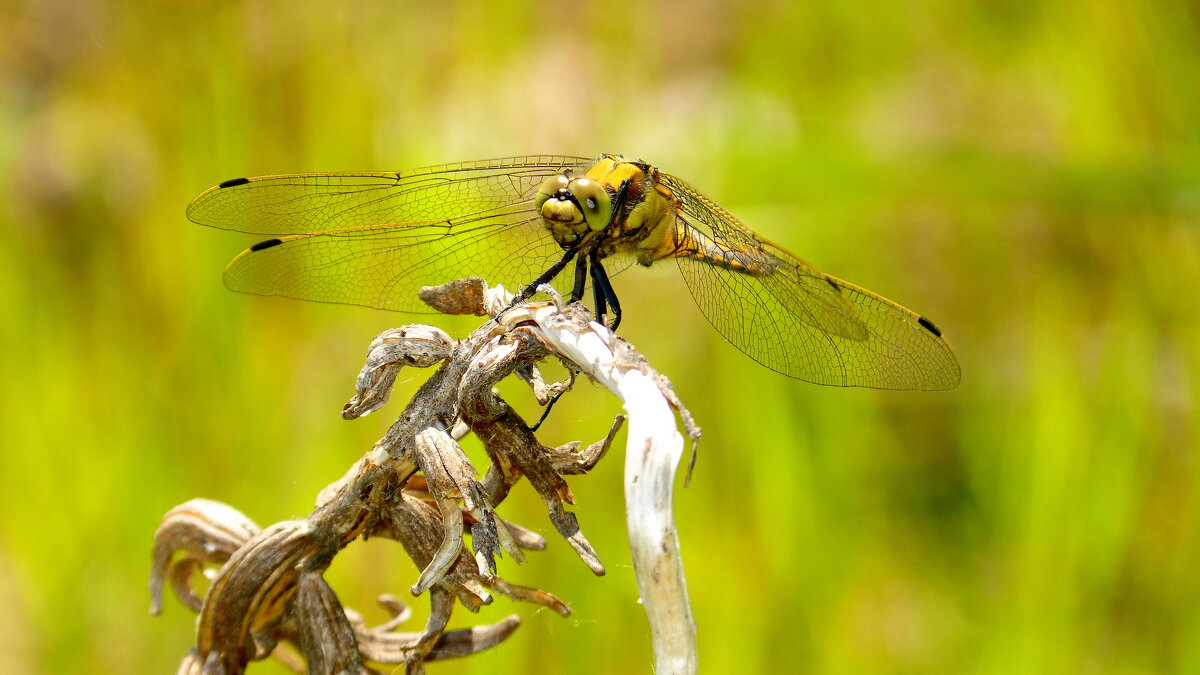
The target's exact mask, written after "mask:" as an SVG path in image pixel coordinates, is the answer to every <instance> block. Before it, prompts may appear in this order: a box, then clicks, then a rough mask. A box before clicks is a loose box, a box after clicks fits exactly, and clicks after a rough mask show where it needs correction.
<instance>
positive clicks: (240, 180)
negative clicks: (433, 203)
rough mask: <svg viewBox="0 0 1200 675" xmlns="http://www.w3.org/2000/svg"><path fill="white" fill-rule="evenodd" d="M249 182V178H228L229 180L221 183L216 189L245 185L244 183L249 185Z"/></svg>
mask: <svg viewBox="0 0 1200 675" xmlns="http://www.w3.org/2000/svg"><path fill="white" fill-rule="evenodd" d="M249 182H250V179H249V178H230V179H229V180H227V181H225V182H224V183H221V184H220V185H218V186H217V187H219V188H227V187H234V186H237V185H245V184H246V183H249Z"/></svg>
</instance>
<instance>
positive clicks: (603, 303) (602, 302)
mask: <svg viewBox="0 0 1200 675" xmlns="http://www.w3.org/2000/svg"><path fill="white" fill-rule="evenodd" d="M595 254H596V252H595V251H592V255H593V256H594V255H595ZM598 264H599V262H598V261H597V262H596V263H594V264H593V265H592V269H593V272H592V274H595V273H596V272H595V270H596V269H599V270H600V272H601V273H603V272H604V269H603V268H597V267H596V265H598ZM592 299H593V300H595V303H596V320H597V321H599V322H600V323H604V321H605V319H606V315H607V314H608V302H607V298H606V297H605V296H604V289H603V288H601V287H600V284H598V283H593V284H592Z"/></svg>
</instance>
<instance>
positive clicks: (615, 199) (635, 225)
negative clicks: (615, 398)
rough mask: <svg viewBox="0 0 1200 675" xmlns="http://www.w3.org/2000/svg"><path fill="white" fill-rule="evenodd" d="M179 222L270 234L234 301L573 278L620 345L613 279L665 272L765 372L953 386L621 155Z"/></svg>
mask: <svg viewBox="0 0 1200 675" xmlns="http://www.w3.org/2000/svg"><path fill="white" fill-rule="evenodd" d="M187 216H188V218H189V219H190V220H192V221H193V222H196V223H199V224H201V225H208V226H211V227H216V228H220V229H224V230H234V231H239V232H246V233H252V234H259V235H269V236H271V238H269V239H264V240H263V241H260V242H259V243H257V244H254V245H253V246H251V247H250V248H248V249H246V250H245V251H243V252H242V253H241V254H239V255H238V256H237V257H235V258H234V259H233V261H232V262H230V263H229V265H228V267H227V268H226V269H225V274H224V281H225V285H226V286H228V287H229V288H231V289H233V290H235V291H242V292H248V293H256V294H261V295H280V296H287V297H292V298H299V299H304V300H314V301H318V302H332V303H344V304H352V305H364V306H367V307H376V308H380V309H387V310H396V311H401V312H410V313H429V312H431V311H432V310H431V309H429V308H428V307H426V306H425V305H423V304H422V303H421V302H420V301H419V299H418V297H417V290H418V289H419V288H420V287H422V286H432V285H437V284H441V283H445V282H448V281H452V280H455V279H459V278H463V277H467V276H480V277H483V278H484V279H486V280H487V281H488V282H489V283H491V284H504V285H505V287H506V288H521V289H523V290H522V291H521V293H520V294H518V297H517V299H518V300H524V299H528V298H529V297H531V296H532V295H533V293H534V291H535V290H536V289H537V288H538V287H539V286H540V285H541V284H543V283H549V282H551V281H553V280H555V279H556V278H558V277H559V276H560V275H561V276H571V274H572V273H573V278H572V281H571V294H570V299H571V300H572V301H579V300H581V299H583V297H584V295H585V293H586V290H587V288H588V287H590V288H591V290H592V296H593V297H592V301H593V303H594V305H595V310H596V315H597V316H599V317H602V318H601V321H604V317H607V316H608V313H609V311H610V310H611V312H612V324H611V327H612V328H613V329H614V330H615V329H616V327H617V325H618V324H619V323H620V321H621V318H622V313H621V304H620V301H619V298H618V297H617V294H616V292H615V291H614V289H613V286H612V283H611V280H610V277H611V276H612V275H614V274H616V273H618V272H621V271H622V270H625V269H627V268H628V267H630V266H631V265H633V264H637V265H640V266H645V267H649V266H652V265H655V264H659V263H663V262H665V261H668V260H670V261H674V262H675V263H676V264H677V266H678V268H679V270H680V271H681V273H682V275H683V278H684V280H685V282H686V284H687V287H688V289H689V291H690V292H691V295H692V298H693V299H694V300H695V303H696V305H697V306H699V308H700V310H701V312H702V313H703V314H704V316H705V317H706V318H707V320H708V321H709V323H711V324H712V326H713V328H715V329H716V330H717V332H718V333H720V334H721V335H722V336H723V337H724V338H725V339H726V340H728V341H729V342H730V343H732V344H733V345H734V346H735V347H737V348H738V349H740V350H741V351H742V352H744V353H745V354H746V355H748V356H749V357H750V358H752V359H754V360H755V361H757V362H759V363H760V364H762V365H764V366H766V367H767V368H770V369H772V370H774V371H777V372H779V373H782V374H784V375H787V376H789V377H793V378H796V379H800V380H805V381H808V382H813V383H816V384H823V385H832V386H850V387H869V388H876V389H894V390H944V389H951V388H953V387H955V386H957V384H958V382H959V379H960V369H959V365H958V361H957V359H956V358H955V356H954V352H953V350H952V349H951V347H950V345H949V343H948V342H947V341H946V339H945V338H944V337H943V336H942V332H941V331H940V330H939V329H938V328H937V326H936V325H934V323H933V322H932V321H930V320H929V319H927V318H925V317H924V316H921V315H919V314H917V313H915V312H913V311H911V310H909V309H906V308H905V307H902V306H901V305H899V304H897V303H895V302H892V301H891V300H888V299H886V298H884V297H882V296H880V295H877V294H875V293H872V292H871V291H868V290H866V289H864V288H861V287H859V286H856V285H854V284H852V283H849V282H847V281H843V280H841V279H839V278H837V277H834V276H831V275H829V274H825V273H823V272H821V271H819V270H817V269H816V268H814V267H813V266H811V265H809V264H808V263H806V262H805V261H803V260H801V259H800V258H798V257H797V256H795V255H793V254H792V253H790V252H788V251H787V250H785V249H783V248H782V247H780V246H778V245H777V244H775V243H773V242H771V241H769V240H768V239H766V238H765V237H763V236H761V235H759V234H756V233H755V232H754V231H752V230H751V229H750V228H749V227H747V226H746V225H745V224H744V223H742V221H740V220H738V219H737V218H736V217H735V216H734V215H733V214H732V213H730V212H729V211H727V210H726V209H725V208H723V207H722V206H720V205H719V204H717V203H716V202H715V201H714V200H713V199H711V198H709V197H708V196H706V195H704V194H703V193H701V192H700V191H699V190H697V189H696V188H694V187H692V186H691V185H690V184H688V183H687V182H686V181H684V180H682V179H680V178H677V177H676V176H673V175H671V174H669V173H666V172H664V171H660V170H659V169H657V168H656V167H654V166H652V165H650V164H648V163H646V162H643V161H641V160H633V159H627V158H625V157H623V156H621V155H614V154H604V155H601V156H600V157H598V158H585V157H570V156H557V155H530V156H523V157H507V158H502V159H490V160H480V161H470V162H460V163H455V164H443V165H439V166H429V167H423V168H418V169H411V170H406V171H387V172H349V173H318V174H290V175H278V176H262V177H256V178H235V179H232V180H227V181H225V182H223V183H220V184H218V185H216V186H214V187H212V188H210V189H208V190H206V191H205V192H203V193H202V194H200V195H199V196H198V197H196V198H195V199H194V200H193V201H192V203H191V204H190V205H189V206H188V209H187ZM572 264H574V269H573V271H572V273H566V274H564V270H567V268H568V267H570V266H571V265H572Z"/></svg>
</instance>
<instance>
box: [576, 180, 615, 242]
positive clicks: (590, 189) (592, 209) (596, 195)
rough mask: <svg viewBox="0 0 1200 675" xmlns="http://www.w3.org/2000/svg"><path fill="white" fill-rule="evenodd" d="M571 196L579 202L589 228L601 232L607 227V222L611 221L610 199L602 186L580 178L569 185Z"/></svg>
mask: <svg viewBox="0 0 1200 675" xmlns="http://www.w3.org/2000/svg"><path fill="white" fill-rule="evenodd" d="M571 194H573V195H575V199H576V200H577V201H578V202H579V208H580V209H581V210H582V211H583V217H584V219H585V220H587V224H588V227H589V228H591V229H593V230H602V229H604V228H605V227H608V221H609V220H611V219H612V198H611V197H609V196H608V190H605V189H604V186H603V185H601V184H599V183H594V182H592V181H590V180H588V179H586V178H580V179H579V180H577V181H575V182H573V183H571Z"/></svg>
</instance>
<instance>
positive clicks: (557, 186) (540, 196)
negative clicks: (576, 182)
mask: <svg viewBox="0 0 1200 675" xmlns="http://www.w3.org/2000/svg"><path fill="white" fill-rule="evenodd" d="M568 182H569V181H568V180H567V177H566V176H563V175H558V176H552V177H550V178H547V179H546V182H545V183H542V186H541V187H539V188H538V191H537V195H536V196H535V197H534V198H533V208H535V209H537V210H538V211H541V210H542V204H545V203H546V200H547V199H550V198H551V197H553V196H554V195H555V194H557V193H558V191H559V190H561V189H563V188H565V187H566V186H567V183H568Z"/></svg>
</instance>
